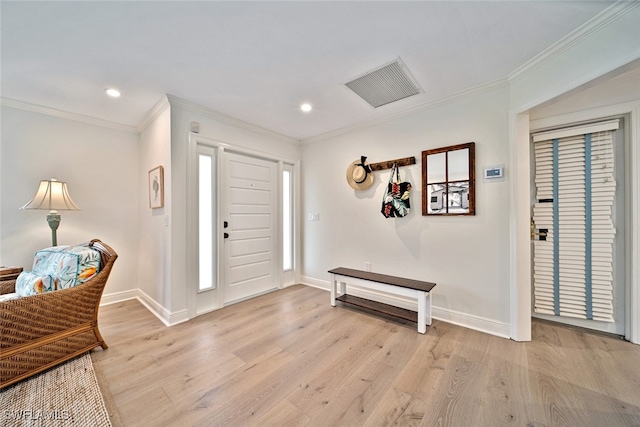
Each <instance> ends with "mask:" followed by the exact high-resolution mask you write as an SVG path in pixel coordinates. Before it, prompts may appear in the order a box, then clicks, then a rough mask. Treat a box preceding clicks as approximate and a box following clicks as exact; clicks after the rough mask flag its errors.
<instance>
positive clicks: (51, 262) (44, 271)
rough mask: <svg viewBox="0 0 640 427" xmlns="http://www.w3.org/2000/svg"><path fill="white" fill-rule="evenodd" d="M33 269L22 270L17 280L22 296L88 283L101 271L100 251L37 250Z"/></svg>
mask: <svg viewBox="0 0 640 427" xmlns="http://www.w3.org/2000/svg"><path fill="white" fill-rule="evenodd" d="M32 270H33V271H32V272H22V273H21V274H20V276H18V281H16V292H17V293H19V294H20V295H22V296H27V295H34V294H36V293H42V292H48V291H55V290H58V289H67V288H71V287H74V286H77V285H79V284H81V283H84V282H86V281H87V280H89V279H91V278H92V277H93V276H95V275H96V274H97V273H98V271H100V252H98V251H96V250H95V249H91V248H89V247H86V246H54V247H51V248H47V249H43V250H41V251H38V252H36V255H35V257H34V259H33V268H32ZM23 276H24V277H23ZM21 277H22V279H21ZM47 277H49V278H50V281H47V279H46V278H47ZM38 280H40V281H42V284H40V282H39V281H38ZM18 283H20V285H18ZM19 286H20V287H19ZM19 289H20V290H19Z"/></svg>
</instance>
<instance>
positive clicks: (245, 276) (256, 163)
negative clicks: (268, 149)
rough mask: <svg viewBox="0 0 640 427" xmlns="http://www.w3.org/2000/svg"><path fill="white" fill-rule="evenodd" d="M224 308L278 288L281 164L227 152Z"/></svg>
mask: <svg viewBox="0 0 640 427" xmlns="http://www.w3.org/2000/svg"><path fill="white" fill-rule="evenodd" d="M224 157H225V175H226V179H225V182H226V190H227V195H226V198H225V200H226V213H225V217H224V221H225V222H226V223H225V224H224V225H225V227H224V229H223V232H224V252H225V263H224V264H225V280H224V303H225V304H228V303H232V302H235V301H240V300H243V299H247V298H250V297H252V296H256V295H259V294H261V293H264V292H267V291H270V290H273V289H277V288H278V285H279V283H278V280H279V279H278V278H279V275H278V274H277V272H278V268H279V265H278V256H277V253H278V238H277V236H278V234H277V233H278V225H277V212H278V211H277V200H278V186H277V184H278V179H277V170H278V167H277V166H278V165H277V163H276V162H273V161H269V160H264V159H258V158H254V157H249V156H245V155H241V154H236V153H229V152H226V153H225V156H224Z"/></svg>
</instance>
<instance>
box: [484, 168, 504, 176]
mask: <svg viewBox="0 0 640 427" xmlns="http://www.w3.org/2000/svg"><path fill="white" fill-rule="evenodd" d="M483 176H484V179H496V178H503V177H504V165H498V166H491V167H488V168H484V175H483Z"/></svg>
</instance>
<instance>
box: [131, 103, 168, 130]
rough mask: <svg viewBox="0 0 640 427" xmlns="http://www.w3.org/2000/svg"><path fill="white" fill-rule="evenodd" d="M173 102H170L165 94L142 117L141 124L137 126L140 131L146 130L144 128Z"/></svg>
mask: <svg viewBox="0 0 640 427" xmlns="http://www.w3.org/2000/svg"><path fill="white" fill-rule="evenodd" d="M170 106H171V104H170V103H169V99H168V98H167V96H166V95H163V96H162V98H160V100H158V102H156V105H154V106H153V107H152V108H151V110H149V112H148V113H147V115H146V116H144V118H143V119H142V121H141V122H140V124H139V125H138V126H137V127H136V130H137V131H138V133H142V132H144V130H145V129H146V128H147V127H148V126H149V125H150V124H151V123H153V121H154V120H155V119H157V118H158V117H159V116H160V114H162V113H164V111H165V110H166V109H167V108H169V107H170Z"/></svg>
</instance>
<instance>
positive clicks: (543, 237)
mask: <svg viewBox="0 0 640 427" xmlns="http://www.w3.org/2000/svg"><path fill="white" fill-rule="evenodd" d="M547 233H548V231H547V230H546V229H540V231H539V232H538V231H536V224H535V223H534V222H533V218H531V240H535V239H536V236H538V237H540V240H547Z"/></svg>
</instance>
